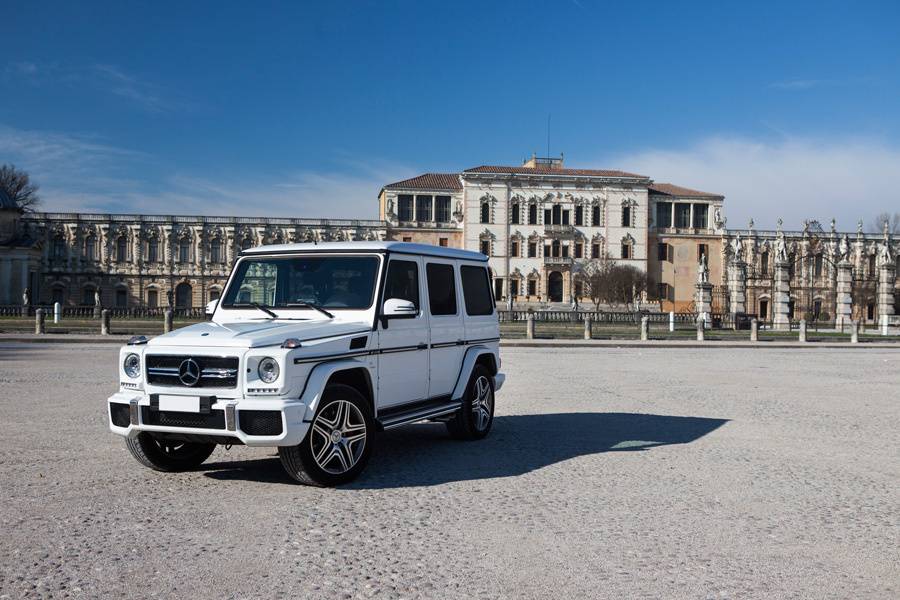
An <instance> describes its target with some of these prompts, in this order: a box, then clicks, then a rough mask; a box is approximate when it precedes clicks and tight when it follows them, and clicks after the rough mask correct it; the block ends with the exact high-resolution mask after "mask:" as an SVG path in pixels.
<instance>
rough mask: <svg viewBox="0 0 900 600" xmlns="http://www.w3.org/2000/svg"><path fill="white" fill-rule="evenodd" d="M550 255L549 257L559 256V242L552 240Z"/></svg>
mask: <svg viewBox="0 0 900 600" xmlns="http://www.w3.org/2000/svg"><path fill="white" fill-rule="evenodd" d="M550 255H551V256H560V243H559V240H553V242H552V243H551V244H550Z"/></svg>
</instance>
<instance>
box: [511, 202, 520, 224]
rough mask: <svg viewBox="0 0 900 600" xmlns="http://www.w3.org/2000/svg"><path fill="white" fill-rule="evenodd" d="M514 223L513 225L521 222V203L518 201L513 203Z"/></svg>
mask: <svg viewBox="0 0 900 600" xmlns="http://www.w3.org/2000/svg"><path fill="white" fill-rule="evenodd" d="M512 224H513V225H518V224H519V203H518V202H514V203H513V205H512Z"/></svg>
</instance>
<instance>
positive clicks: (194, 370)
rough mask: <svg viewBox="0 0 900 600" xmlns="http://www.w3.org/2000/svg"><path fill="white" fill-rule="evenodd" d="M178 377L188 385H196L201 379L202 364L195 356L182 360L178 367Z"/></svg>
mask: <svg viewBox="0 0 900 600" xmlns="http://www.w3.org/2000/svg"><path fill="white" fill-rule="evenodd" d="M178 379H180V380H181V383H183V384H184V385H186V386H189V387H190V386H195V385H197V383H198V382H199V381H200V365H198V364H197V361H196V360H194V359H193V358H188V359H186V360H184V361H182V362H181V365H180V366H179V367H178Z"/></svg>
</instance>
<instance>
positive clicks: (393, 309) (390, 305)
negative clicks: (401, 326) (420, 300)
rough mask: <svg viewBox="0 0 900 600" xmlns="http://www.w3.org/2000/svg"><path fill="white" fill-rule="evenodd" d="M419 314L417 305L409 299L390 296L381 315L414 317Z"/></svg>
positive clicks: (393, 317) (394, 317)
mask: <svg viewBox="0 0 900 600" xmlns="http://www.w3.org/2000/svg"><path fill="white" fill-rule="evenodd" d="M417 314H419V311H418V309H417V308H416V305H415V304H413V303H412V302H410V301H409V300H401V299H400V298H389V299H387V300H385V301H384V307H383V308H382V309H381V316H382V317H384V318H385V319H412V318H414V317H415V316H416V315H417Z"/></svg>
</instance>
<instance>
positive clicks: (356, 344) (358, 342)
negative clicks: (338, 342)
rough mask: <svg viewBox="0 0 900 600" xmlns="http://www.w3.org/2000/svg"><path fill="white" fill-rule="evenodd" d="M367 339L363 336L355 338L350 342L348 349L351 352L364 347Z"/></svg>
mask: <svg viewBox="0 0 900 600" xmlns="http://www.w3.org/2000/svg"><path fill="white" fill-rule="evenodd" d="M368 339H369V336H366V335H363V336H360V337H355V338H353V339H352V340H350V349H351V350H359V349H360V348H365V347H366V341H367V340H368Z"/></svg>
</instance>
